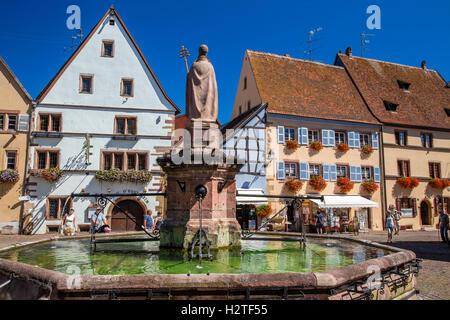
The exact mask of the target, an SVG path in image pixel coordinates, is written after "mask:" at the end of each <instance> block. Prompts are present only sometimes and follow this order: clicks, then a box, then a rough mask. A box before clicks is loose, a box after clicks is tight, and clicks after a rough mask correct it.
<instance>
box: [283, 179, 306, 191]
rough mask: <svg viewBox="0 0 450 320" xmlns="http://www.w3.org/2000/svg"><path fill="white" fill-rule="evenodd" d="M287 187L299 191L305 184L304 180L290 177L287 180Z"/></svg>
mask: <svg viewBox="0 0 450 320" xmlns="http://www.w3.org/2000/svg"><path fill="white" fill-rule="evenodd" d="M285 185H286V187H287V188H288V190H289V191H290V192H297V191H298V190H300V189H301V188H302V186H303V182H302V181H300V180H296V179H289V180H288V181H286V182H285Z"/></svg>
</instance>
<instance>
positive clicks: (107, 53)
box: [102, 40, 114, 58]
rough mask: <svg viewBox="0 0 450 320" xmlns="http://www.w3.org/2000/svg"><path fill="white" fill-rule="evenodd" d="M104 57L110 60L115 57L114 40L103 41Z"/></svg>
mask: <svg viewBox="0 0 450 320" xmlns="http://www.w3.org/2000/svg"><path fill="white" fill-rule="evenodd" d="M102 57H108V58H112V57H114V41H113V40H103V43H102Z"/></svg>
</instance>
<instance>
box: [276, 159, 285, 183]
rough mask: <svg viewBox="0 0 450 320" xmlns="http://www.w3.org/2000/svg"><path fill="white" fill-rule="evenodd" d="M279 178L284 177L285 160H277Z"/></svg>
mask: <svg viewBox="0 0 450 320" xmlns="http://www.w3.org/2000/svg"><path fill="white" fill-rule="evenodd" d="M277 178H278V180H283V179H284V162H277Z"/></svg>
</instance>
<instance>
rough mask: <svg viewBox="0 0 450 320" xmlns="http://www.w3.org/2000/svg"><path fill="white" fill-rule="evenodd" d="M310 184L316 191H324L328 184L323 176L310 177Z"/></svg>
mask: <svg viewBox="0 0 450 320" xmlns="http://www.w3.org/2000/svg"><path fill="white" fill-rule="evenodd" d="M309 185H310V186H311V187H312V188H313V189H314V190H316V191H322V190H323V189H325V187H326V186H327V183H326V182H325V180H324V179H323V178H322V177H321V176H312V177H311V178H310V179H309Z"/></svg>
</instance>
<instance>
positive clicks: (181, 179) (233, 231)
mask: <svg viewBox="0 0 450 320" xmlns="http://www.w3.org/2000/svg"><path fill="white" fill-rule="evenodd" d="M158 163H159V165H160V166H161V168H162V169H163V171H164V172H165V173H166V175H167V187H166V195H167V211H166V218H165V220H164V224H163V225H162V226H161V230H160V246H161V247H172V248H184V249H188V248H189V247H190V245H191V243H192V240H193V237H194V235H195V233H196V232H197V231H198V230H199V225H200V220H199V213H200V212H199V203H198V200H197V199H196V197H195V192H194V191H195V188H196V187H197V186H198V185H204V186H205V187H206V188H207V191H208V193H207V195H206V196H205V198H204V199H203V201H202V229H203V230H204V231H205V232H206V235H207V237H208V240H209V241H210V243H211V245H210V248H220V247H228V246H240V245H241V227H240V225H239V223H238V222H237V220H236V181H235V175H236V174H237V173H238V172H239V170H240V169H241V167H242V165H240V164H226V163H222V164H206V163H199V164H195V163H192V164H181V165H176V164H173V162H172V161H171V160H170V157H169V156H165V157H162V158H159V159H158Z"/></svg>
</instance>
